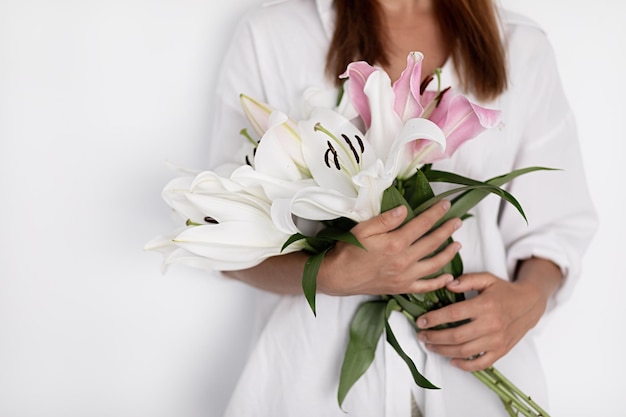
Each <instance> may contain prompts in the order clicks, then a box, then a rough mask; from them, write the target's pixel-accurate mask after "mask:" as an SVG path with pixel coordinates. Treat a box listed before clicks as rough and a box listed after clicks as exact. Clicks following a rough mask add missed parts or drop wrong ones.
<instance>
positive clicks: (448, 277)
mask: <svg viewBox="0 0 626 417" xmlns="http://www.w3.org/2000/svg"><path fill="white" fill-rule="evenodd" d="M453 281H454V277H453V276H452V275H447V276H446V284H450V283H451V282H453Z"/></svg>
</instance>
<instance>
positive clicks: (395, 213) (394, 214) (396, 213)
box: [391, 206, 402, 217]
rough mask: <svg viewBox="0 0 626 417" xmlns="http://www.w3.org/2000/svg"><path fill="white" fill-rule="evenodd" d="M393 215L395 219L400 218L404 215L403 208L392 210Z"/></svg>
mask: <svg viewBox="0 0 626 417" xmlns="http://www.w3.org/2000/svg"><path fill="white" fill-rule="evenodd" d="M391 215H392V216H393V217H400V216H401V215H402V206H398V207H396V208H394V209H393V210H391Z"/></svg>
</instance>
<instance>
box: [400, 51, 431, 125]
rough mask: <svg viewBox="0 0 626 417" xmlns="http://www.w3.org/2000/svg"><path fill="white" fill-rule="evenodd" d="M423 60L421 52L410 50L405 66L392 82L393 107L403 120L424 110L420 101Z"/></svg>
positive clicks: (420, 113) (411, 117)
mask: <svg viewBox="0 0 626 417" xmlns="http://www.w3.org/2000/svg"><path fill="white" fill-rule="evenodd" d="M423 60H424V55H422V53H420V52H411V53H410V54H409V55H408V56H407V59H406V61H407V62H406V68H405V69H404V71H402V74H401V75H400V78H398V80H396V82H395V83H394V84H393V91H394V93H395V101H394V105H393V108H394V110H395V112H396V114H398V116H400V119H401V120H403V121H406V120H409V119H413V118H415V117H419V116H421V115H422V112H423V111H424V108H423V107H422V104H421V102H420V100H421V98H420V85H421V80H422V61H423Z"/></svg>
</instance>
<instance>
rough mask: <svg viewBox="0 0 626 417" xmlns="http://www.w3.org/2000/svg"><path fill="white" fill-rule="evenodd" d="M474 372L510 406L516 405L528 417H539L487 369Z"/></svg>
mask: <svg viewBox="0 0 626 417" xmlns="http://www.w3.org/2000/svg"><path fill="white" fill-rule="evenodd" d="M472 374H474V376H476V377H477V378H478V379H479V380H480V381H481V382H482V383H483V384H485V385H486V386H487V387H489V389H491V390H492V391H493V392H494V393H496V394H497V395H498V397H500V400H502V402H505V403H506V404H509V405H510V407H514V408H515V409H516V410H517V411H518V412H520V413H522V414H523V415H524V416H526V417H537V414H533V412H532V411H531V410H530V409H529V408H528V407H526V405H525V404H524V403H523V402H521V401H520V399H519V398H518V397H517V395H515V394H514V393H512V392H511V391H509V390H507V389H506V388H505V387H503V386H501V385H500V384H499V381H497V380H495V379H494V378H493V376H492V375H490V374H489V373H488V372H487V371H486V370H482V371H475V372H472ZM539 415H541V414H539Z"/></svg>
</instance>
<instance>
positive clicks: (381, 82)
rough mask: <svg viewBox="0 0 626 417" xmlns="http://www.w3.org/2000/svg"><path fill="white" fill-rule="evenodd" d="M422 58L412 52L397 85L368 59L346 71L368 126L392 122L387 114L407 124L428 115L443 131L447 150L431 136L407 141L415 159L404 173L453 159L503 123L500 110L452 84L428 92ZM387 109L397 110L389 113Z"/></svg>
mask: <svg viewBox="0 0 626 417" xmlns="http://www.w3.org/2000/svg"><path fill="white" fill-rule="evenodd" d="M423 59H424V56H423V55H422V54H421V53H420V52H411V53H410V54H409V55H408V57H407V66H406V68H405V70H404V71H403V72H402V74H401V75H400V78H399V79H398V80H397V81H396V82H394V83H393V85H392V84H391V80H390V79H389V77H388V76H387V74H386V73H385V72H384V70H382V69H381V68H377V67H373V66H371V65H370V64H368V63H366V62H363V61H359V62H353V63H351V64H349V65H348V68H347V70H346V72H345V73H344V74H342V75H341V77H342V78H347V79H348V81H347V86H346V91H347V93H348V94H349V97H350V100H351V101H352V104H353V106H354V107H355V109H356V110H357V112H358V113H359V116H360V117H361V119H362V120H363V123H364V124H365V127H366V129H368V130H369V129H370V128H372V129H374V128H375V127H376V124H377V123H381V122H380V120H387V121H388V120H390V115H389V114H385V113H388V111H393V113H395V116H396V118H397V119H399V121H400V123H402V124H404V123H406V122H407V121H408V120H410V119H413V118H425V119H429V120H431V121H432V122H434V123H435V124H436V125H437V126H439V127H440V128H441V130H442V131H443V132H444V135H445V136H446V147H445V150H441V148H440V147H439V146H437V145H435V144H432V143H431V142H430V141H427V140H420V139H418V140H416V141H414V142H412V143H409V144H407V148H406V151H407V155H406V157H407V158H408V159H410V160H411V161H410V162H409V163H408V165H409V166H410V169H408V170H407V171H405V173H406V174H407V175H408V173H409V172H410V171H411V170H412V169H414V168H416V167H419V166H421V165H423V164H426V163H432V162H435V161H437V160H439V159H443V158H447V157H450V156H451V155H452V154H453V153H454V152H455V151H456V150H457V149H458V148H459V146H461V145H462V144H463V143H464V142H466V141H468V140H470V139H473V138H474V137H476V136H477V135H478V134H480V133H481V132H483V131H484V130H486V129H489V128H492V127H495V126H497V125H498V124H499V122H500V112H499V111H497V110H492V109H488V108H485V107H482V106H479V105H477V104H475V103H472V102H471V101H470V100H469V99H468V98H467V97H466V96H464V95H463V94H461V93H458V92H456V91H453V90H451V89H449V88H448V89H445V90H443V91H426V87H427V84H428V81H429V80H425V82H422V61H423ZM429 79H432V77H429ZM372 84H378V85H375V86H374V85H372ZM381 101H383V103H382V105H381ZM386 104H392V105H391V106H386ZM385 107H387V108H388V109H390V108H391V109H392V110H388V111H387V112H386V111H385ZM381 110H382V111H381ZM392 119H393V118H392ZM376 130H380V129H376ZM413 172H414V171H413Z"/></svg>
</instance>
